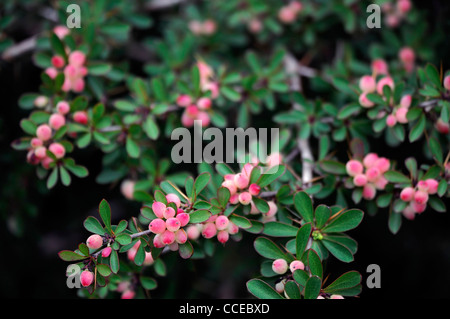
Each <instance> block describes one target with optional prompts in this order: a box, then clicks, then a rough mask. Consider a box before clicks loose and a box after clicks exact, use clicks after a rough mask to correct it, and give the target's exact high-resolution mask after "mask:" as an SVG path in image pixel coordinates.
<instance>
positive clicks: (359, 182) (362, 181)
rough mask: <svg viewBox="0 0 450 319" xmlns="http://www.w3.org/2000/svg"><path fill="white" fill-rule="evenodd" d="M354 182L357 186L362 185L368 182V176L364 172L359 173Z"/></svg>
mask: <svg viewBox="0 0 450 319" xmlns="http://www.w3.org/2000/svg"><path fill="white" fill-rule="evenodd" d="M353 184H355V186H358V187H361V186H364V185H366V184H367V177H366V175H364V174H358V175H356V176H355V177H354V178H353Z"/></svg>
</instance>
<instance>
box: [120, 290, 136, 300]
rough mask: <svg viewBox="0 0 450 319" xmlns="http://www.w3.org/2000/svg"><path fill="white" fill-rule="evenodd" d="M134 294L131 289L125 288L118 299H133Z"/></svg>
mask: <svg viewBox="0 0 450 319" xmlns="http://www.w3.org/2000/svg"><path fill="white" fill-rule="evenodd" d="M135 296H136V293H135V292H134V291H133V290H130V289H128V290H126V291H124V292H123V293H122V295H121V296H120V299H133V298H134V297H135Z"/></svg>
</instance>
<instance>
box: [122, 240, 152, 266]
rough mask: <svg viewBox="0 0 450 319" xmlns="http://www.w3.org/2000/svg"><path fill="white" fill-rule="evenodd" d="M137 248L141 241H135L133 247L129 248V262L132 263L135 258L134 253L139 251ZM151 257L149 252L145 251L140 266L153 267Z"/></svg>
mask: <svg viewBox="0 0 450 319" xmlns="http://www.w3.org/2000/svg"><path fill="white" fill-rule="evenodd" d="M139 246H141V241H140V240H139V241H137V242H136V243H135V244H134V245H133V247H131V248H130V250H128V251H127V257H128V259H129V260H131V261H134V258H135V257H136V253H137V251H138V249H139ZM153 262H154V260H153V256H152V253H151V252H148V251H146V252H145V259H144V262H143V263H142V265H144V266H151V265H153Z"/></svg>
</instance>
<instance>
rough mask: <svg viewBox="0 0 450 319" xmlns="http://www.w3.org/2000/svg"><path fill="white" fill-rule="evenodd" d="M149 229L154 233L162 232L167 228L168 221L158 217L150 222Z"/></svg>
mask: <svg viewBox="0 0 450 319" xmlns="http://www.w3.org/2000/svg"><path fill="white" fill-rule="evenodd" d="M148 229H149V230H150V231H151V232H152V233H154V234H162V233H163V232H164V231H165V230H166V222H165V221H164V220H162V219H161V218H156V219H154V220H152V221H151V222H150V224H149V225H148Z"/></svg>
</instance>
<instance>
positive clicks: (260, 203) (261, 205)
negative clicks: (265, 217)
mask: <svg viewBox="0 0 450 319" xmlns="http://www.w3.org/2000/svg"><path fill="white" fill-rule="evenodd" d="M252 201H253V204H255V206H256V208H257V209H258V210H259V211H260V212H261V213H263V214H265V213H267V212H268V211H269V209H270V207H269V204H268V203H267V201H265V200H264V199H262V198H259V197H256V196H253V198H252Z"/></svg>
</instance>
